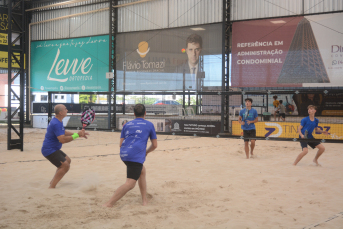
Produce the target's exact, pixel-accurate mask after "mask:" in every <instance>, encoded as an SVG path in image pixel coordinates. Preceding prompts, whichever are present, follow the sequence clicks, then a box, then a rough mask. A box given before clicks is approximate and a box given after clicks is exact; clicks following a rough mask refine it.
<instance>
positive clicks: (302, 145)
mask: <svg viewBox="0 0 343 229" xmlns="http://www.w3.org/2000/svg"><path fill="white" fill-rule="evenodd" d="M319 144H320V142H319V141H318V142H300V145H301V148H302V149H304V148H308V147H307V145H309V146H311V148H312V149H314V148H316V146H317V145H319Z"/></svg>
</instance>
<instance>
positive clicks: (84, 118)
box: [81, 108, 95, 130]
mask: <svg viewBox="0 0 343 229" xmlns="http://www.w3.org/2000/svg"><path fill="white" fill-rule="evenodd" d="M94 119H95V111H94V110H93V109H92V108H88V109H86V110H84V111H83V113H82V115H81V123H82V129H83V130H84V129H85V128H86V127H87V126H89V125H90V124H91V123H92V122H93V121H94Z"/></svg>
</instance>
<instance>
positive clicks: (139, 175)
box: [103, 104, 157, 207]
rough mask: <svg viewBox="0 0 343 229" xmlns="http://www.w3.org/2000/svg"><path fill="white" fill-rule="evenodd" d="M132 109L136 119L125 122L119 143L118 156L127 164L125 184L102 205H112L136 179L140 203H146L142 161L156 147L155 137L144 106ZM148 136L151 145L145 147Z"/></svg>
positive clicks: (140, 105) (132, 186) (128, 189)
mask: <svg viewBox="0 0 343 229" xmlns="http://www.w3.org/2000/svg"><path fill="white" fill-rule="evenodd" d="M133 110H134V114H135V117H136V119H134V120H132V121H130V122H128V123H126V124H125V126H124V127H123V129H122V131H121V137H120V144H119V147H120V158H121V160H122V161H123V162H124V163H125V164H126V166H127V179H126V182H125V184H123V185H122V186H120V187H119V188H118V189H117V190H116V191H115V192H114V194H113V196H112V197H111V199H110V200H109V201H108V202H106V203H105V204H104V205H103V206H104V207H113V205H114V204H115V203H116V202H117V201H118V200H119V199H120V198H122V197H123V196H124V195H125V194H126V193H127V192H128V191H130V190H131V189H133V188H134V187H135V185H136V183H137V180H138V185H139V189H140V191H141V195H142V204H143V205H147V204H148V199H147V197H146V194H147V191H146V169H145V167H144V166H143V163H144V161H145V158H146V156H147V155H148V153H150V152H152V151H154V150H155V149H156V148H157V137H156V132H155V128H154V125H153V124H152V123H151V122H149V121H147V120H145V116H146V111H145V106H144V105H143V104H136V105H135V107H134V109H133ZM149 138H150V140H151V145H150V147H149V148H148V149H146V147H147V142H148V140H149Z"/></svg>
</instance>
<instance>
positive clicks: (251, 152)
mask: <svg viewBox="0 0 343 229" xmlns="http://www.w3.org/2000/svg"><path fill="white" fill-rule="evenodd" d="M250 148H251V151H250V154H251V157H253V156H254V149H255V140H251V144H250Z"/></svg>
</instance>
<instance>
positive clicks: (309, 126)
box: [299, 116, 319, 138]
mask: <svg viewBox="0 0 343 229" xmlns="http://www.w3.org/2000/svg"><path fill="white" fill-rule="evenodd" d="M318 123H319V120H318V119H317V118H314V121H311V119H310V116H307V117H305V118H303V119H302V120H301V123H300V125H301V126H302V127H303V128H302V129H301V133H302V134H303V135H305V131H306V130H307V132H308V133H307V138H314V137H313V135H312V133H313V130H314V128H316V127H318ZM299 137H300V134H299Z"/></svg>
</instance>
